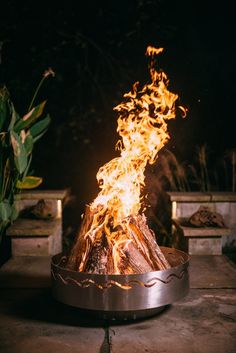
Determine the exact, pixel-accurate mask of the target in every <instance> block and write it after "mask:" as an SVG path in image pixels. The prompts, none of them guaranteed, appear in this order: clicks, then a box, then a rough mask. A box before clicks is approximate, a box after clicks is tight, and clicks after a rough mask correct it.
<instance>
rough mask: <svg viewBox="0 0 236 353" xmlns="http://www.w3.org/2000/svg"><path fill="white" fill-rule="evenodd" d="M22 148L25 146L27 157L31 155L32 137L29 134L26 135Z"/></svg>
mask: <svg viewBox="0 0 236 353" xmlns="http://www.w3.org/2000/svg"><path fill="white" fill-rule="evenodd" d="M24 146H25V150H26V153H27V155H29V154H30V153H32V150H33V147H34V139H33V136H32V135H31V134H28V135H27V136H26V138H25V142H24Z"/></svg>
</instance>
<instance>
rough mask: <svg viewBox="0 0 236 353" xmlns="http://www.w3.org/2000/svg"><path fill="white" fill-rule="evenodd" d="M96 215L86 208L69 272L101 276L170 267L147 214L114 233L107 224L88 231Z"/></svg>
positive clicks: (70, 261)
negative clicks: (148, 222) (147, 219)
mask: <svg viewBox="0 0 236 353" xmlns="http://www.w3.org/2000/svg"><path fill="white" fill-rule="evenodd" d="M97 216H98V214H97V212H94V211H91V210H90V209H89V208H88V207H87V209H86V212H85V215H84V219H83V222H82V225H81V228H80V231H79V233H78V236H77V239H76V242H75V244H74V246H73V248H72V251H71V253H70V256H69V258H68V261H67V268H68V269H70V270H75V271H81V272H88V273H99V274H113V273H121V274H131V273H146V272H150V271H157V270H164V269H167V268H170V265H169V263H168V261H167V260H166V258H165V256H164V255H163V253H162V252H161V250H160V248H159V246H158V244H157V242H156V240H155V235H154V233H153V232H152V231H151V230H150V229H149V227H148V225H147V221H146V217H145V215H144V214H142V215H137V216H129V217H128V218H127V219H124V220H123V222H122V224H120V225H119V226H117V227H116V228H115V229H113V228H112V230H111V229H108V228H106V227H104V223H101V225H100V226H98V227H96V228H95V229H94V230H93V229H92V230H91V229H89V227H90V226H91V223H92V219H93V217H94V218H97ZM100 221H101V220H100ZM88 229H89V231H88ZM118 239H120V240H118Z"/></svg>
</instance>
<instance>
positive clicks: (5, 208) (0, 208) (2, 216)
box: [0, 200, 12, 222]
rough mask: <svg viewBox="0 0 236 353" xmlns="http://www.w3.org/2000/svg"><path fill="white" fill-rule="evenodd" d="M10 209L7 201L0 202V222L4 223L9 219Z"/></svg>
mask: <svg viewBox="0 0 236 353" xmlns="http://www.w3.org/2000/svg"><path fill="white" fill-rule="evenodd" d="M11 214H12V208H11V205H10V204H9V201H8V200H3V201H1V202H0V220H1V221H3V222H5V221H8V220H10V219H11Z"/></svg>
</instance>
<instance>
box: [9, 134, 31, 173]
mask: <svg viewBox="0 0 236 353" xmlns="http://www.w3.org/2000/svg"><path fill="white" fill-rule="evenodd" d="M10 136H11V145H12V148H13V151H14V161H15V165H16V168H17V170H18V172H19V173H20V174H22V173H23V172H24V170H25V168H26V167H27V164H28V163H27V162H28V159H27V153H26V149H25V146H24V145H23V143H22V142H21V139H20V137H19V136H18V135H17V134H16V133H15V132H14V131H11V135H10Z"/></svg>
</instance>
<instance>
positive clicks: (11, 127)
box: [8, 102, 19, 131]
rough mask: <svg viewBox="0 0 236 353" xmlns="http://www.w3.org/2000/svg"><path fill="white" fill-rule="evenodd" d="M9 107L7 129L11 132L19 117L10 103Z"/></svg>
mask: <svg viewBox="0 0 236 353" xmlns="http://www.w3.org/2000/svg"><path fill="white" fill-rule="evenodd" d="M10 106H11V121H10V124H9V127H8V131H11V130H13V128H14V125H15V123H16V121H17V120H19V115H18V114H17V112H16V111H15V108H14V105H13V103H12V102H11V103H10Z"/></svg>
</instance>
